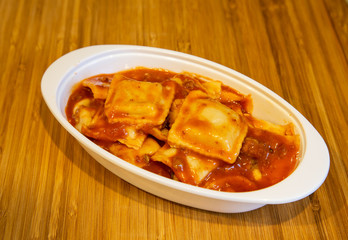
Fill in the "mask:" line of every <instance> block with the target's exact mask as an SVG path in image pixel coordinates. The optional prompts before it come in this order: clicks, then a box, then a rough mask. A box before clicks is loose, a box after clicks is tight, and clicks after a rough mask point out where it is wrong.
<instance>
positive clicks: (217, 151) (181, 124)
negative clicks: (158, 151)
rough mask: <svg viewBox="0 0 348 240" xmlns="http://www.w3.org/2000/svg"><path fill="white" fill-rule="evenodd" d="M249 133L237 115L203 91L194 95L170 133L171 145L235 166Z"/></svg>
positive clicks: (192, 93)
mask: <svg viewBox="0 0 348 240" xmlns="http://www.w3.org/2000/svg"><path fill="white" fill-rule="evenodd" d="M247 130H248V125H247V123H246V121H245V120H244V119H243V117H242V116H240V115H239V114H238V113H236V112H235V111H233V110H232V109H230V108H228V107H226V106H225V105H223V104H221V103H220V102H218V101H215V100H213V99H211V98H209V96H208V95H207V94H205V93H203V92H201V91H191V92H190V93H189V95H188V96H187V97H186V98H185V100H184V103H183V104H182V106H181V108H180V111H179V113H178V116H177V118H176V120H175V122H174V124H173V126H172V127H171V129H170V130H169V133H168V143H169V145H170V146H172V147H176V148H178V147H179V148H180V147H181V148H186V149H189V150H192V151H194V152H197V153H200V154H202V155H205V156H208V157H213V158H217V159H220V160H223V161H225V162H228V163H234V162H235V160H236V158H237V156H238V154H239V151H240V148H241V146H242V143H243V140H244V138H245V136H246V134H247Z"/></svg>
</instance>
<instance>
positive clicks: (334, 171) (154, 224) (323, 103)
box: [0, 0, 348, 239]
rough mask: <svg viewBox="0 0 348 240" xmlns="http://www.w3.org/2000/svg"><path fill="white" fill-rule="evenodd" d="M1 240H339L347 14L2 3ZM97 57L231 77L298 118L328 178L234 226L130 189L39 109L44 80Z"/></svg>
mask: <svg viewBox="0 0 348 240" xmlns="http://www.w3.org/2000/svg"><path fill="white" fill-rule="evenodd" d="M0 16H1V21H0V77H1V78H0V90H1V91H0V239H48V238H49V239H347V238H348V217H347V216H348V207H347V199H348V177H347V169H348V147H347V146H348V137H347V136H348V124H347V122H348V121H347V119H348V4H347V2H346V1H345V0H303V1H302V0H245V1H239V0H230V1H228V0H201V1H198V0H171V1H170V0H163V1H162V0H148V1H145V0H144V1H141V0H95V1H93V0H85V1H82V0H60V1H44V0H16V1H15V0H0ZM96 44H132V45H144V46H153V47H160V48H166V49H171V50H177V51H181V52H185V53H189V54H193V55H196V56H199V57H203V58H206V59H209V60H212V61H215V62H217V63H220V64H223V65H225V66H227V67H230V68H232V69H235V70H237V71H239V72H241V73H243V74H245V75H247V76H249V77H251V78H253V79H255V80H256V81H258V82H260V83H261V84H263V85H265V86H267V87H268V88H270V89H271V90H273V91H275V92H276V93H277V94H279V95H280V96H282V97H283V98H285V99H286V100H287V101H288V102H290V103H291V104H292V105H293V106H294V107H295V108H297V109H298V110H299V111H300V112H301V113H302V114H303V115H304V116H305V117H306V118H307V119H308V120H309V121H310V122H311V123H312V124H313V126H314V127H315V128H316V129H317V130H318V131H319V132H320V134H321V135H322V136H323V138H324V139H325V141H326V143H327V145H328V147H329V151H330V157H331V167H330V172H329V174H328V177H327V179H326V181H325V182H324V184H323V185H322V186H321V187H320V188H319V189H318V190H317V191H316V192H315V193H313V194H312V195H310V196H309V197H306V198H304V199H302V200H299V201H296V202H293V203H289V204H282V205H267V206H265V207H263V208H260V209H258V210H254V211H251V212H246V213H239V214H222V213H214V212H208V211H203V210H198V209H194V208H190V207H186V206H182V205H179V204H176V203H173V202H170V201H167V200H163V199H161V198H158V197H156V196H153V195H151V194H148V193H146V192H144V191H142V190H140V189H137V188H136V187H134V186H132V185H130V184H128V183H127V182H125V181H123V180H122V179H120V178H118V177H117V176H115V175H113V174H112V173H111V172H109V171H108V170H107V169H105V168H104V167H103V166H101V165H100V164H98V163H97V162H96V161H95V160H94V159H93V158H92V157H90V156H89V155H88V154H87V153H86V152H85V151H84V150H83V149H82V148H81V147H80V145H79V144H78V143H77V142H76V141H75V140H74V139H73V137H71V136H70V135H69V134H68V133H67V132H66V131H65V130H64V129H63V128H62V127H61V126H60V124H59V123H58V122H57V121H56V120H55V118H54V117H53V115H52V114H51V113H50V111H49V109H48V107H47V106H46V104H45V103H44V101H43V99H42V96H41V92H40V82H41V77H42V75H43V73H44V71H45V70H46V69H47V67H48V66H49V65H50V64H51V63H52V62H53V61H54V60H56V59H57V58H59V57H61V56H62V55H63V54H65V53H67V52H69V51H72V50H75V49H77V48H81V47H85V46H89V45H96Z"/></svg>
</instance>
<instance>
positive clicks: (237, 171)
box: [66, 68, 299, 192]
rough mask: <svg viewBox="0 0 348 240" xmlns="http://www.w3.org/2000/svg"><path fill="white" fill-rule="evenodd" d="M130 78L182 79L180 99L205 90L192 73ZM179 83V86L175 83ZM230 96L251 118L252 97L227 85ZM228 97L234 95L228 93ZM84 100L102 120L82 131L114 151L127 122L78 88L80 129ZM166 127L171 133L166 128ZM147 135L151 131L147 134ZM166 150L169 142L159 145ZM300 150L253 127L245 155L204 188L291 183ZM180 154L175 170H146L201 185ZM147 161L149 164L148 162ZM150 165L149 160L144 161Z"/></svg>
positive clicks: (69, 111)
mask: <svg viewBox="0 0 348 240" xmlns="http://www.w3.org/2000/svg"><path fill="white" fill-rule="evenodd" d="M121 74H122V75H123V76H124V77H125V78H130V79H135V80H138V81H149V82H161V83H163V82H165V81H168V80H169V79H171V78H173V77H175V78H178V79H180V81H181V82H182V85H179V84H176V93H175V98H179V99H181V98H185V97H186V95H187V94H188V93H189V92H190V91H192V90H196V89H201V87H200V86H201V85H200V84H201V83H202V80H200V79H199V78H197V77H195V76H190V75H187V74H177V73H173V72H170V71H166V70H158V69H157V70H156V69H142V68H139V69H133V70H129V71H124V72H121ZM112 77H113V75H112V74H107V75H106V74H102V75H98V76H93V77H91V78H93V79H96V80H98V78H100V79H102V81H110V79H112ZM171 84H173V82H171ZM222 90H223V91H225V93H231V94H234V95H235V96H237V98H239V100H233V101H229V100H228V99H226V98H225V99H220V102H221V103H222V104H224V105H226V106H228V107H230V108H231V109H233V110H236V111H240V112H242V113H247V112H249V113H250V111H251V108H252V103H251V98H250V97H245V96H244V95H242V94H240V93H239V92H237V91H236V90H234V89H232V88H230V87H228V86H224V85H223V86H222ZM227 95H228V94H227ZM82 99H90V100H91V103H90V105H89V106H88V108H89V109H91V110H93V111H95V112H98V113H100V116H101V118H100V120H99V121H98V122H97V123H96V124H95V125H94V126H92V127H89V128H82V133H83V134H85V135H86V136H87V137H89V138H90V139H91V140H92V141H93V142H95V143H96V144H97V145H99V146H100V147H102V148H104V149H106V150H108V151H109V147H110V146H111V145H112V144H113V143H114V142H115V141H116V139H118V138H119V137H122V136H125V135H126V134H127V132H125V131H124V130H123V129H124V126H123V125H122V124H121V123H114V124H111V123H109V122H108V120H107V117H106V116H105V114H104V103H105V100H101V99H94V98H93V93H92V91H91V90H90V89H89V88H88V87H84V86H82V84H80V85H78V86H77V87H76V88H75V90H74V91H73V92H72V94H71V96H70V98H69V100H68V103H67V106H66V115H67V118H68V121H69V122H70V123H71V124H72V125H73V126H76V124H77V123H78V119H76V116H75V115H74V113H73V108H74V106H75V104H76V103H78V102H79V101H81V100H82ZM165 127H166V128H169V127H168V126H167V125H165ZM145 131H146V130H145ZM158 142H159V143H160V145H163V144H164V143H163V142H161V141H159V140H158ZM298 151H299V149H298V146H297V145H296V144H295V143H294V142H292V141H289V140H288V139H287V138H286V137H285V136H281V135H277V134H274V133H272V132H268V131H265V130H261V129H256V128H251V127H250V128H249V130H248V133H247V136H246V138H245V140H244V142H243V145H242V148H241V151H240V154H239V156H238V158H237V160H236V162H235V163H234V164H228V163H225V162H222V161H221V164H219V166H218V167H217V168H216V169H215V170H213V171H211V172H210V173H209V174H208V175H207V176H206V177H205V178H204V180H203V181H202V182H200V183H199V186H201V187H205V188H210V189H214V190H219V191H229V192H244V191H253V190H257V189H262V188H265V187H268V186H271V185H273V184H275V183H277V182H279V181H282V180H283V179H284V178H286V177H287V176H288V175H289V174H291V172H292V171H293V170H294V169H295V167H296V164H297V154H298ZM178 152H179V154H178V155H176V156H175V157H174V158H173V159H172V169H171V168H169V167H168V166H166V165H165V164H163V163H160V162H155V161H151V160H150V161H148V162H146V163H145V165H144V167H143V168H144V169H146V170H148V171H151V172H154V173H156V174H159V175H162V176H165V177H168V178H173V176H174V175H176V178H177V179H179V180H180V181H182V182H185V183H189V184H193V185H196V183H195V180H194V177H193V176H192V173H191V171H190V169H189V167H188V164H187V162H186V157H185V151H184V150H180V151H178ZM143 160H144V159H143ZM144 161H145V160H144ZM255 169H257V171H258V173H259V176H261V178H260V179H258V180H257V179H255Z"/></svg>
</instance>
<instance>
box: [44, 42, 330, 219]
mask: <svg viewBox="0 0 348 240" xmlns="http://www.w3.org/2000/svg"><path fill="white" fill-rule="evenodd" d="M137 66H143V67H149V68H164V69H168V70H171V71H174V72H182V71H187V72H191V73H197V74H200V75H202V76H206V77H208V78H211V79H215V80H220V81H222V82H223V83H224V84H226V85H229V86H231V87H233V88H234V89H236V90H238V91H240V92H241V93H243V94H251V95H252V98H253V103H254V112H253V115H254V116H255V117H257V118H260V119H263V120H268V121H272V122H274V123H277V124H284V123H288V122H292V123H294V125H295V130H296V132H297V133H298V134H299V135H300V141H301V146H300V148H301V153H300V162H299V164H298V166H297V168H296V169H295V171H294V172H293V173H292V174H291V175H290V176H289V177H287V178H286V179H284V180H283V181H281V182H279V183H277V184H275V185H273V186H271V187H268V188H265V189H261V190H258V191H252V192H241V193H230V192H219V191H214V190H209V189H204V188H199V187H195V186H191V185H189V184H184V183H181V182H177V181H174V180H171V179H167V178H165V177H161V176H159V175H156V174H154V173H151V172H149V171H146V170H144V169H141V168H138V167H136V166H134V165H132V164H130V163H128V162H126V161H123V160H122V159H120V158H118V157H116V156H114V155H112V154H111V153H109V152H107V151H105V150H103V149H102V148H100V147H98V146H97V145H95V144H94V143H93V142H91V141H90V140H88V139H87V138H86V137H85V136H83V135H82V134H81V133H80V132H79V131H77V130H76V129H75V128H74V127H73V126H72V125H70V124H69V122H68V121H67V119H66V115H65V106H66V103H67V100H68V98H69V95H70V93H71V89H72V87H73V86H74V85H75V84H76V83H77V82H79V81H81V80H82V79H84V78H87V77H90V76H93V75H97V74H101V73H114V72H117V71H122V70H126V69H129V68H133V67H137ZM41 91H42V95H43V98H44V100H45V101H46V103H47V105H48V107H49V109H50V110H51V112H52V114H53V115H54V116H55V117H56V119H57V120H58V121H59V123H60V124H61V125H62V126H63V127H64V128H65V129H66V130H67V131H68V132H69V133H70V134H71V135H72V136H73V137H74V138H76V139H77V141H78V142H79V143H80V144H81V145H82V146H83V148H84V149H85V150H86V151H87V152H88V153H89V154H90V155H91V156H92V157H93V158H95V159H96V160H97V161H98V162H99V163H100V164H102V165H103V166H104V167H106V168H107V169H109V170H110V171H111V172H113V173H114V174H116V175H117V176H119V177H120V178H122V179H124V180H125V181H127V182H129V183H131V184H133V185H135V186H137V187H139V188H141V189H143V190H145V191H147V192H149V193H152V194H154V195H157V196H159V197H162V198H164V199H168V200H170V201H174V202H177V203H180V204H184V205H187V206H191V207H195V208H200V209H205V210H209V211H216V212H225V213H236V212H245V211H250V210H254V209H257V208H259V207H262V206H264V205H266V204H282V203H289V202H293V201H296V200H299V199H302V198H304V197H306V196H308V195H309V194H311V193H313V192H314V191H315V190H317V189H318V188H319V186H320V185H321V184H322V183H323V182H324V180H325V178H326V176H327V174H328V171H329V166H330V157H329V152H328V149H327V146H326V144H325V142H324V140H323V139H322V137H321V136H320V135H319V133H318V132H317V131H316V130H315V129H314V127H313V126H312V125H311V124H310V123H309V122H308V121H307V120H306V119H305V118H304V117H303V116H302V115H301V114H300V113H299V112H298V111H297V110H296V109H294V108H293V107H292V106H291V105H290V104H289V103H287V102H286V101H285V100H284V99H282V98H281V97H279V96H278V95H277V94H275V93H274V92H272V91H271V90H269V89H267V88H266V87H264V86H262V85H261V84H259V83H257V82H256V81H254V80H252V79H250V78H248V77H246V76H244V75H242V74H240V73H238V72H236V71H234V70H231V69H229V68H227V67H224V66H222V65H220V64H217V63H214V62H211V61H208V60H205V59H202V58H199V57H195V56H192V55H188V54H184V53H180V52H175V51H171V50H165V49H159V48H152V47H144V46H129V45H98V46H91V47H86V48H82V49H78V50H75V51H73V52H70V53H68V54H66V55H64V56H62V57H61V58H59V59H58V60H56V61H55V62H54V63H53V64H52V65H51V66H50V67H49V68H48V69H47V70H46V72H45V74H44V75H43V78H42V81H41Z"/></svg>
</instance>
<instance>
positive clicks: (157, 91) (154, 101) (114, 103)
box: [105, 80, 175, 126]
mask: <svg viewBox="0 0 348 240" xmlns="http://www.w3.org/2000/svg"><path fill="white" fill-rule="evenodd" d="M174 93H175V83H174V82H172V81H167V82H164V83H159V82H143V81H136V80H121V81H112V82H111V86H110V89H109V91H108V96H107V98H106V102H105V114H106V116H107V118H108V120H109V122H110V123H116V122H124V123H129V124H136V125H145V124H150V125H153V126H158V125H161V124H162V123H163V122H164V121H165V119H166V117H167V115H168V113H169V109H170V106H171V104H172V101H173V98H174Z"/></svg>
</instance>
